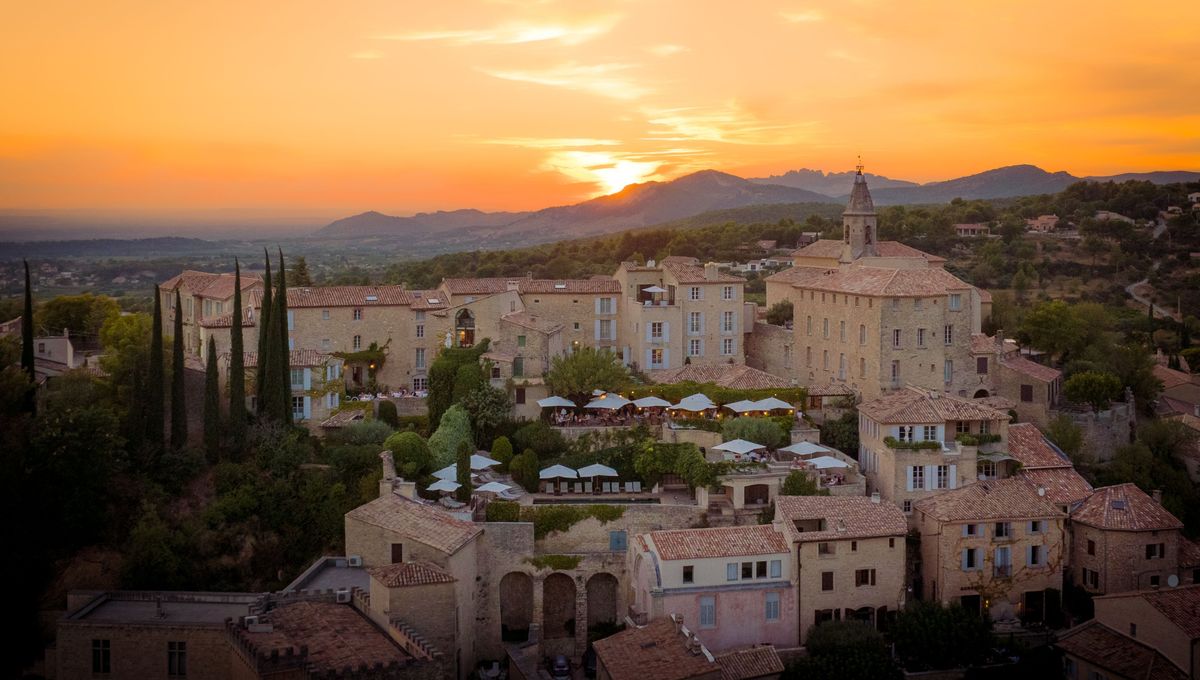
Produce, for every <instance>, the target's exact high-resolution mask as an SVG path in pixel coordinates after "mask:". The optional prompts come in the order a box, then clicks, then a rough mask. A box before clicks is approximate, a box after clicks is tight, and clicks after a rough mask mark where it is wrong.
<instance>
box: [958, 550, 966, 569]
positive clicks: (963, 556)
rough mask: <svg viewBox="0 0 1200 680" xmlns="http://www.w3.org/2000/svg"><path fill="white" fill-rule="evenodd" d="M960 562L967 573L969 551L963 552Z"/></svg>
mask: <svg viewBox="0 0 1200 680" xmlns="http://www.w3.org/2000/svg"><path fill="white" fill-rule="evenodd" d="M959 562H960V563H961V564H962V570H963V571H966V570H967V551H966V550H964V551H962V557H961V558H960V559H959Z"/></svg>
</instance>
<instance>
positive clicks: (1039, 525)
mask: <svg viewBox="0 0 1200 680" xmlns="http://www.w3.org/2000/svg"><path fill="white" fill-rule="evenodd" d="M1028 530H1029V533H1031V534H1040V533H1042V532H1043V531H1045V530H1046V523H1045V522H1044V521H1042V520H1040V519H1035V520H1033V521H1031V522H1030V523H1029V527H1028Z"/></svg>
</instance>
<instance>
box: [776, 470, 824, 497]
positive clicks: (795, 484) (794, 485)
mask: <svg viewBox="0 0 1200 680" xmlns="http://www.w3.org/2000/svg"><path fill="white" fill-rule="evenodd" d="M779 493H780V494H782V495H784V496H828V495H829V489H822V488H821V487H820V486H819V485H818V484H817V480H815V479H813V478H812V477H810V476H809V475H808V474H806V473H805V472H803V471H801V470H792V471H791V472H789V473H788V476H787V477H785V478H784V480H783V488H782V489H780V490H779Z"/></svg>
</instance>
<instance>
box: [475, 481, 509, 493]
mask: <svg viewBox="0 0 1200 680" xmlns="http://www.w3.org/2000/svg"><path fill="white" fill-rule="evenodd" d="M511 488H512V487H511V486H509V485H507V484H501V483H500V482H488V483H487V484H484V485H482V486H480V487H478V488H476V489H475V490H476V491H479V492H482V493H504V492H505V491H508V490H509V489H511Z"/></svg>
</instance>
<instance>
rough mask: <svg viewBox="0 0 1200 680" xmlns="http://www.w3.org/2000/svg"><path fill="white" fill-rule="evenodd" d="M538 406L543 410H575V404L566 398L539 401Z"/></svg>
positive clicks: (549, 398)
mask: <svg viewBox="0 0 1200 680" xmlns="http://www.w3.org/2000/svg"><path fill="white" fill-rule="evenodd" d="M537 404H538V406H541V407H542V408H575V402H573V401H571V400H570V399H566V398H564V397H546V398H545V399H538V402H537Z"/></svg>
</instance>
